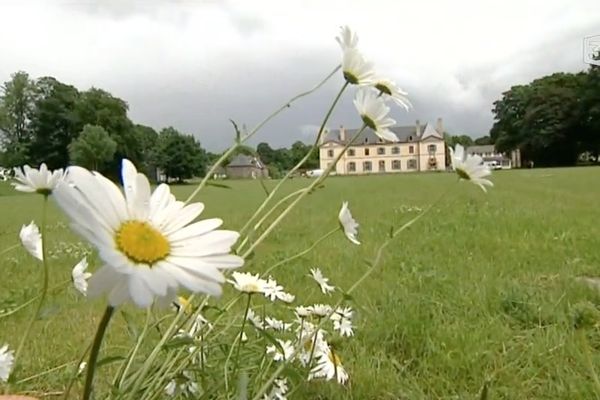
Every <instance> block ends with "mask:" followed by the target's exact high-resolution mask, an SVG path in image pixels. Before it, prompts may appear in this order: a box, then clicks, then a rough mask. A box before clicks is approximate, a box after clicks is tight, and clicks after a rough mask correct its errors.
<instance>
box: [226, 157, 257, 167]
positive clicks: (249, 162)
mask: <svg viewBox="0 0 600 400" xmlns="http://www.w3.org/2000/svg"><path fill="white" fill-rule="evenodd" d="M227 166H228V167H256V168H263V164H262V162H261V161H260V160H259V159H258V158H257V157H253V156H248V155H246V154H238V155H236V156H235V157H233V160H231V162H230V163H229V164H227Z"/></svg>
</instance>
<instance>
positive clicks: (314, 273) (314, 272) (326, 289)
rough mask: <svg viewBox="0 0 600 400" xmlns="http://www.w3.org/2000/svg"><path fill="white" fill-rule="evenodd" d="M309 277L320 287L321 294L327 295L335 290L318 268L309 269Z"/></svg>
mask: <svg viewBox="0 0 600 400" xmlns="http://www.w3.org/2000/svg"><path fill="white" fill-rule="evenodd" d="M310 276H311V277H312V278H313V279H314V280H315V282H317V284H318V285H319V286H320V287H321V292H323V294H329V293H331V292H333V291H334V290H335V286H332V285H330V284H329V283H328V282H329V278H325V277H324V276H323V273H322V272H321V270H320V269H319V268H314V269H313V268H311V269H310Z"/></svg>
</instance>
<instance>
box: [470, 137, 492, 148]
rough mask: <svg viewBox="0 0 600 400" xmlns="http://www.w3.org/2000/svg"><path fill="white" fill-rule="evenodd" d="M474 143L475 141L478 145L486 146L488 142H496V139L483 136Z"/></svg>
mask: <svg viewBox="0 0 600 400" xmlns="http://www.w3.org/2000/svg"><path fill="white" fill-rule="evenodd" d="M473 143H475V144H476V145H478V146H485V145H488V144H494V141H493V140H492V138H491V137H490V136H482V137H480V138H477V139H475V141H474V142H473Z"/></svg>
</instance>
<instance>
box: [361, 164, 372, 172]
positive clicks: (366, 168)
mask: <svg viewBox="0 0 600 400" xmlns="http://www.w3.org/2000/svg"><path fill="white" fill-rule="evenodd" d="M372 170H373V164H371V161H365V162H363V171H365V172H370V171H372Z"/></svg>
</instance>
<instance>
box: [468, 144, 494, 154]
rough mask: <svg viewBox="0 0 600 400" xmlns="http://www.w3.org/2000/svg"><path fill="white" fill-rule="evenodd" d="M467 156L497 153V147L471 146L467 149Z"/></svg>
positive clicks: (490, 145)
mask: <svg viewBox="0 0 600 400" xmlns="http://www.w3.org/2000/svg"><path fill="white" fill-rule="evenodd" d="M466 151H467V154H483V153H496V146H494V145H493V144H486V145H483V146H469V147H467V150H466Z"/></svg>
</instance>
